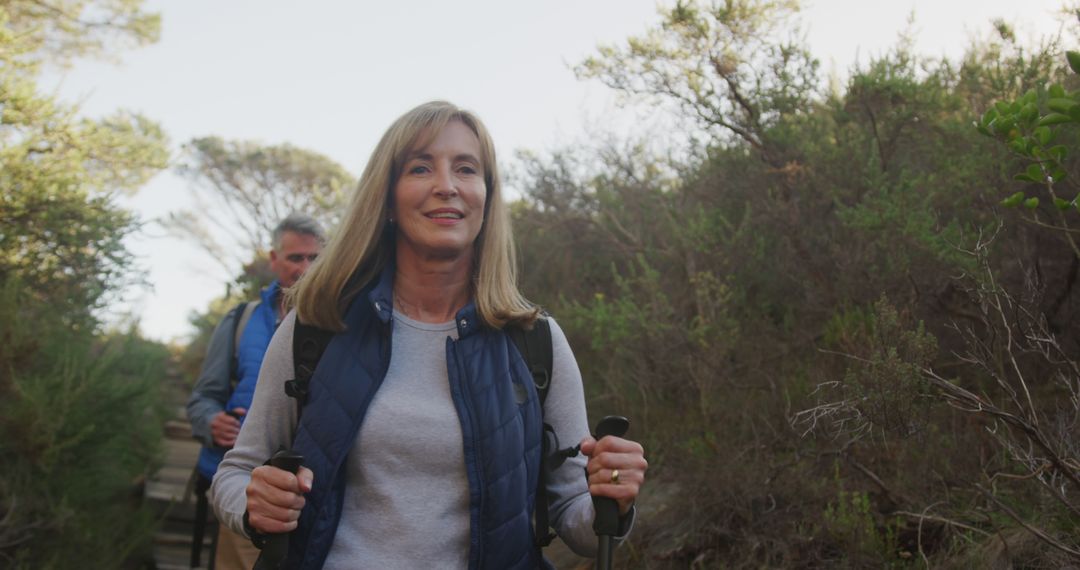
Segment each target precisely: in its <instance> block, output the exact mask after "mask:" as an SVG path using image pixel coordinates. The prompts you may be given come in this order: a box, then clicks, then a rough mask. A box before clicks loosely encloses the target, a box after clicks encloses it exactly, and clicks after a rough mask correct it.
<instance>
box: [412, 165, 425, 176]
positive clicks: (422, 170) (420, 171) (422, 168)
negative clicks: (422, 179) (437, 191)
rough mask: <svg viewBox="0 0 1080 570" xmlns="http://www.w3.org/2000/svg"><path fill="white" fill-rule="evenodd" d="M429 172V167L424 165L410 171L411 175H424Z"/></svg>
mask: <svg viewBox="0 0 1080 570" xmlns="http://www.w3.org/2000/svg"><path fill="white" fill-rule="evenodd" d="M427 171H428V167H427V166H424V165H422V164H419V165H416V166H414V167H412V168H410V169H409V174H424V173H425V172H427Z"/></svg>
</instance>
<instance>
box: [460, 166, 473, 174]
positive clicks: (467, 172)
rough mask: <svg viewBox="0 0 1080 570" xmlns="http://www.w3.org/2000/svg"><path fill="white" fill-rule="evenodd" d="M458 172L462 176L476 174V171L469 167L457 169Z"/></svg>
mask: <svg viewBox="0 0 1080 570" xmlns="http://www.w3.org/2000/svg"><path fill="white" fill-rule="evenodd" d="M458 172H460V173H462V174H476V169H475V168H473V167H472V166H469V165H464V166H461V167H459V168H458Z"/></svg>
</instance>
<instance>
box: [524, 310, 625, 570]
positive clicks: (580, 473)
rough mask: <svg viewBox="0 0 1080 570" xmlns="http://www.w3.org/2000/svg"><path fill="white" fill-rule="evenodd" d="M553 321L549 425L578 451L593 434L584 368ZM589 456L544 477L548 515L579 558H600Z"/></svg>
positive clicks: (569, 461)
mask: <svg viewBox="0 0 1080 570" xmlns="http://www.w3.org/2000/svg"><path fill="white" fill-rule="evenodd" d="M549 320H550V322H551V349H552V353H553V354H552V356H553V358H552V368H553V370H552V371H551V388H550V389H549V390H548V395H547V400H546V401H545V402H544V421H545V422H546V423H548V424H549V425H551V427H552V429H554V430H555V436H556V437H557V438H558V440H559V447H560V448H567V447H573V446H575V445H577V444H578V443H580V442H581V440H582V439H583V438H584V437H585V436H587V435H589V434H590V433H591V430H590V429H589V420H588V417H587V415H586V412H585V391H584V386H583V384H582V380H581V370H580V369H578V365H577V360H576V359H575V358H574V353H573V351H572V350H571V349H570V343H569V342H567V340H566V335H565V333H563V331H562V329H561V328H560V327H559V325H558V324H557V323H556V322H555V319H549ZM586 462H587V458H586V457H585V455H584V454H578V455H576V456H574V457H571V458H569V459H567V460H566V461H565V462H564V463H563V464H562V465H560V466H559V467H558V468H556V469H550V467H549V468H548V471H547V472H546V473H545V476H546V478H547V479H546V480H547V493H548V505H549V507H548V514H549V516H550V518H551V523H552V527H553V528H554V529H555V532H556V533H557V534H558V535H559V538H561V539H562V540H563V542H565V543H566V545H567V546H569V547H570V549H571V550H573V551H574V552H575V553H577V554H578V555H580V556H587V557H595V556H596V548H597V539H596V535H595V534H594V533H593V519H594V518H595V515H596V514H595V511H594V510H593V504H592V496H591V495H589V484H588V481H587V480H586V478H585V464H586ZM633 516H634V509H631V510H630V513H629V514H628V515H626V516H625V517H623V520H622V521H620V528H621V529H622V530H623V532H622V533H621V536H619V537H616V539H617V540H619V539H622V538H625V537H626V535H627V534H629V532H630V528H631V527H632V526H633Z"/></svg>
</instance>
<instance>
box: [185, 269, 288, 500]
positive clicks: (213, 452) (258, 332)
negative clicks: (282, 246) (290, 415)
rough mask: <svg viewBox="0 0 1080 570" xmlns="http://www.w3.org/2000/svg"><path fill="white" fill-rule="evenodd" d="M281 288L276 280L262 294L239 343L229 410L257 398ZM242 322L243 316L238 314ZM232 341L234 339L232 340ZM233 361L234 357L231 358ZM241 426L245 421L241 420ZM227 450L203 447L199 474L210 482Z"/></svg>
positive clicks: (226, 405) (275, 323)
mask: <svg viewBox="0 0 1080 570" xmlns="http://www.w3.org/2000/svg"><path fill="white" fill-rule="evenodd" d="M280 290H281V287H280V286H279V285H278V282H277V281H276V280H275V281H274V282H273V283H271V284H270V286H269V287H267V288H266V289H263V290H262V292H260V293H259V298H260V299H261V302H260V303H259V305H258V306H256V307H255V309H254V310H252V312H251V319H250V320H248V322H247V325H246V326H245V327H244V330H243V332H241V333H240V344H239V345H238V346H237V347H236V376H237V378H238V381H237V384H236V387H235V388H233V393H232V395H231V396H229V401H228V402H226V404H225V409H226V410H231V409H233V408H244V409H245V410H246V409H248V408H250V407H251V399H252V398H253V397H254V396H255V382H256V381H257V380H258V379H259V368H260V367H262V361H263V356H265V355H266V347H267V346H270V339H271V338H273V336H274V330H275V329H276V328H277V311H276V310H275V307H277V299H278V292H279V291H280ZM236 318H237V319H239V318H240V315H239V314H238V315H236ZM229 340H230V341H231V340H232V339H231V338H230V339H229ZM230 358H232V355H230ZM240 421H241V423H243V421H244V419H243V418H240ZM225 451H226V450H225V449H223V448H221V447H216V446H215V447H203V448H202V451H200V452H199V462H198V468H199V473H201V474H202V475H203V476H204V477H206V478H208V479H211V478H213V477H214V473H216V472H217V468H218V464H219V463H221V459H222V458H223V457H225Z"/></svg>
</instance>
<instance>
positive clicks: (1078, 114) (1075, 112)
mask: <svg viewBox="0 0 1080 570" xmlns="http://www.w3.org/2000/svg"><path fill="white" fill-rule="evenodd" d="M1069 117H1071V118H1072V120H1074V121H1080V105H1076V106H1075V107H1073V108H1071V109H1069Z"/></svg>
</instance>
